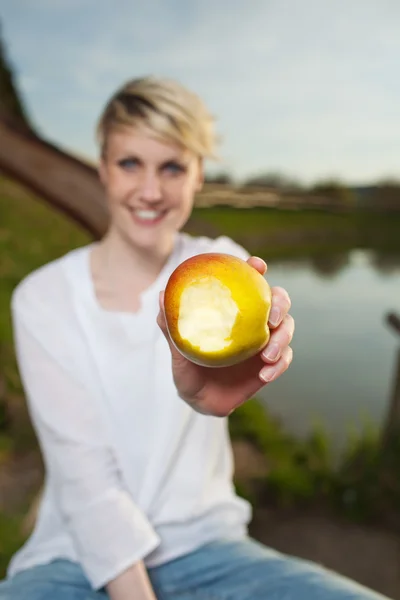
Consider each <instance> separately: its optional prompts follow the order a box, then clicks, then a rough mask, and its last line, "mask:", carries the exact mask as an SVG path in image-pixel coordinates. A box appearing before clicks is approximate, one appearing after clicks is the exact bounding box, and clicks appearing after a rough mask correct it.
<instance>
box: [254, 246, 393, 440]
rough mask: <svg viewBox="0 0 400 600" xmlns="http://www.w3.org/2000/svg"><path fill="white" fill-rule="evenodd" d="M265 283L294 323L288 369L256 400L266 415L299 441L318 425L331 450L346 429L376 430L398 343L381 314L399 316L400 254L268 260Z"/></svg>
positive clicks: (357, 251) (351, 253) (387, 395)
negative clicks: (280, 294)
mask: <svg viewBox="0 0 400 600" xmlns="http://www.w3.org/2000/svg"><path fill="white" fill-rule="evenodd" d="M267 278H268V281H269V282H270V284H271V285H272V286H275V285H281V286H283V287H285V288H286V289H287V290H288V291H289V293H290V296H291V299H292V309H291V313H292V315H293V316H294V318H295V320H296V334H295V337H294V340H293V343H292V346H293V350H294V353H295V357H294V361H293V364H292V366H291V368H290V369H289V370H288V372H287V373H285V375H284V376H283V377H282V378H280V379H279V380H278V381H276V382H275V383H274V384H273V385H272V386H269V387H267V388H264V390H263V392H262V393H261V394H260V397H261V398H262V399H263V400H264V401H265V403H266V404H267V405H268V407H269V409H270V410H272V412H273V413H274V414H276V415H277V416H278V417H280V418H281V419H282V421H283V422H284V423H285V425H286V426H287V427H288V428H289V429H290V430H292V431H293V432H294V433H297V434H299V435H303V434H304V435H305V434H307V433H308V432H309V431H310V428H311V427H312V424H313V422H314V420H315V419H318V420H319V421H321V422H323V423H324V425H325V427H326V428H327V430H328V431H329V432H330V433H331V435H332V438H333V442H334V445H335V446H337V447H340V446H341V444H342V442H343V441H344V440H345V438H347V435H348V430H349V427H352V426H353V427H354V429H355V430H357V429H359V428H360V427H361V426H362V424H363V422H364V421H365V420H370V421H372V422H373V423H375V424H376V426H378V427H379V426H380V424H381V423H382V421H383V420H384V419H385V417H386V414H387V410H388V402H389V398H390V395H391V389H392V385H393V365H394V358H395V351H396V348H397V347H398V345H399V342H400V340H399V339H398V337H396V336H393V335H392V333H391V332H390V331H389V329H388V327H387V324H386V315H387V314H388V313H389V312H391V311H394V312H397V313H400V253H399V254H397V255H396V254H392V253H385V252H379V251H370V250H369V251H367V250H360V249H353V250H351V251H348V252H340V253H335V254H332V255H331V256H327V255H324V256H323V257H317V258H315V257H309V258H304V257H302V258H299V259H298V260H293V259H291V260H290V261H272V262H271V261H269V265H268V273H267Z"/></svg>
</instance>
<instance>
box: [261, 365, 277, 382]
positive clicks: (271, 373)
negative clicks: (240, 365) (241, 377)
mask: <svg viewBox="0 0 400 600" xmlns="http://www.w3.org/2000/svg"><path fill="white" fill-rule="evenodd" d="M275 376H276V369H271V367H264V369H261V371H260V379H262V380H263V381H264V382H265V383H269V382H270V381H273V379H275Z"/></svg>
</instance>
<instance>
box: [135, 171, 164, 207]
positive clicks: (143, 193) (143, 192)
mask: <svg viewBox="0 0 400 600" xmlns="http://www.w3.org/2000/svg"><path fill="white" fill-rule="evenodd" d="M140 198H141V200H143V201H144V202H148V203H155V202H159V201H160V200H161V183H160V178H159V176H158V174H157V173H156V172H154V171H153V170H151V169H148V170H146V171H145V172H144V173H143V178H142V181H141V187H140Z"/></svg>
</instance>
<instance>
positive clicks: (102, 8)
mask: <svg viewBox="0 0 400 600" xmlns="http://www.w3.org/2000/svg"><path fill="white" fill-rule="evenodd" d="M50 4H51V6H50ZM22 5H24V7H25V12H24V19H21V17H20V12H18V11H20V9H21V6H22ZM13 6H14V8H12V7H11V3H10V7H11V8H10V7H9V8H8V9H7V10H6V11H5V18H4V25H5V28H6V29H7V31H8V35H7V37H8V38H9V39H12V40H13V43H12V45H11V50H12V56H13V59H14V62H16V63H17V65H18V72H19V81H20V84H21V86H22V88H23V90H24V93H25V96H26V98H27V99H28V101H29V104H30V106H31V107H32V110H31V112H33V114H34V116H35V119H36V120H37V122H38V123H40V126H41V129H42V131H44V132H46V133H47V134H48V135H50V136H51V137H52V138H53V139H59V140H60V143H63V144H67V145H69V146H70V147H72V148H73V147H74V146H76V148H77V149H79V151H84V152H90V153H93V152H94V146H93V142H92V127H93V124H94V121H95V119H96V117H97V114H98V112H99V111H100V110H101V107H102V105H103V103H104V102H105V101H106V99H107V98H108V96H109V95H110V93H111V92H112V91H114V89H115V88H116V87H117V86H119V85H120V84H121V83H122V82H123V81H125V80H126V79H128V78H130V77H132V76H136V75H142V74H145V73H153V74H158V75H166V76H171V77H176V78H178V79H180V80H181V81H182V82H183V83H185V84H187V85H189V86H190V87H192V88H193V89H195V90H196V91H197V92H198V93H200V94H201V95H202V96H203V97H204V99H205V100H206V102H207V103H208V105H209V106H210V108H211V110H212V112H213V113H214V114H216V115H217V116H218V118H219V126H220V127H219V128H220V131H221V132H222V133H223V135H224V137H225V143H224V146H223V154H224V155H225V156H226V158H227V165H228V166H229V167H231V168H232V169H233V170H235V172H236V173H238V174H240V175H244V174H246V173H249V172H253V171H257V170H260V169H263V168H264V169H268V168H280V169H282V170H284V171H285V170H286V171H290V172H293V173H295V174H296V175H298V176H300V177H302V178H304V179H309V178H312V177H316V176H317V175H322V174H323V173H325V172H328V171H331V170H332V169H334V170H336V171H337V172H339V173H341V174H342V175H343V176H344V177H347V178H350V179H351V178H360V177H366V176H373V175H374V174H375V173H378V172H383V171H384V170H387V169H388V168H389V169H393V167H394V164H395V163H394V159H393V157H394V156H395V154H396V153H397V155H398V154H399V153H400V124H399V121H398V118H397V112H398V98H399V97H400V80H399V78H398V77H397V75H396V74H397V70H398V57H399V55H400V4H399V3H397V2H394V1H392V0H352V2H350V3H349V2H345V1H344V0H337V1H336V2H335V3H321V2H319V1H317V0H304V1H303V2H298V1H297V0H279V1H278V0H269V1H266V0H249V2H248V3H247V4H246V3H244V2H243V1H242V2H239V1H237V0H236V1H235V0H231V1H230V2H228V0H220V2H218V3H215V4H214V3H212V2H211V0H203V1H200V0H193V1H192V2H184V1H183V0H171V2H169V3H165V2H162V0H148V1H147V2H146V3H140V4H139V3H133V2H131V1H128V0H117V1H116V2H115V3H114V4H111V3H106V2H96V3H94V1H93V0H82V1H81V2H79V4H78V2H77V0H76V1H75V0H74V2H72V1H71V0H69V1H68V3H67V1H66V0H59V1H58V2H51V3H50V1H49V0H38V2H36V3H35V10H33V9H32V5H31V4H30V3H29V2H28V1H27V0H15V2H14V3H13ZM61 117H62V119H63V121H64V120H65V122H66V123H70V125H69V126H67V125H64V124H61V122H60V118H61ZM85 140H86V142H85Z"/></svg>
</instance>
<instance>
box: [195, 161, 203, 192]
mask: <svg viewBox="0 0 400 600" xmlns="http://www.w3.org/2000/svg"><path fill="white" fill-rule="evenodd" d="M203 185H204V160H203V159H202V158H199V172H198V175H197V183H196V192H200V190H201V189H202V187H203Z"/></svg>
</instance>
